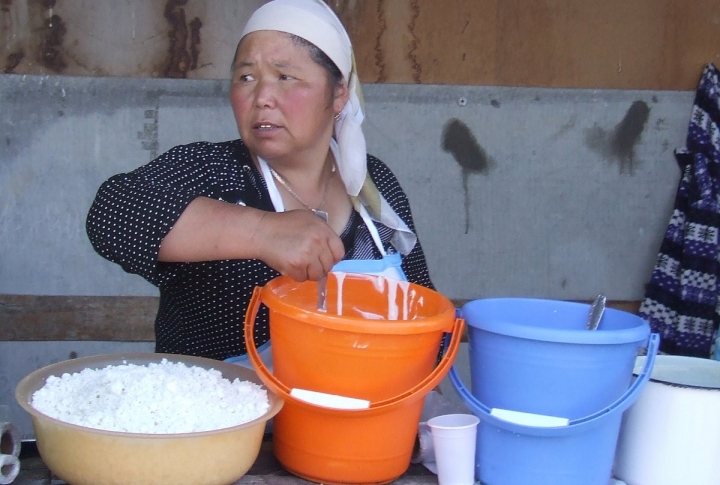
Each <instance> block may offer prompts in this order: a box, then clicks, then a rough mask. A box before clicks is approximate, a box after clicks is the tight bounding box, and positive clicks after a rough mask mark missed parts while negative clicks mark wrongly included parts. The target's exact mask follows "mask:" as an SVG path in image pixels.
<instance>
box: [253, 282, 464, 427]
mask: <svg viewBox="0 0 720 485" xmlns="http://www.w3.org/2000/svg"><path fill="white" fill-rule="evenodd" d="M261 290H262V288H261V287H259V286H256V287H255V289H254V290H253V294H252V297H251V298H250V304H249V306H248V310H247V313H245V329H244V330H245V346H246V349H247V353H248V357H249V358H250V362H251V363H252V365H253V367H254V368H255V370H256V371H257V373H258V377H260V379H261V380H262V381H263V382H264V383H265V385H267V386H268V387H269V388H270V389H271V390H272V391H273V392H274V393H275V394H278V395H279V396H281V397H282V398H283V399H290V400H293V401H297V402H298V403H301V404H303V405H306V406H312V407H317V406H315V405H313V404H309V403H307V402H306V401H303V400H300V399H296V398H295V397H294V396H291V394H290V389H289V388H288V387H287V386H286V385H285V384H283V383H282V382H280V381H279V380H278V379H277V377H275V376H274V375H273V374H272V373H271V372H270V371H269V370H268V369H267V367H266V366H265V364H264V363H263V361H262V359H260V354H258V351H257V347H256V346H255V339H254V338H253V333H254V330H255V317H256V316H257V312H258V309H259V307H260V291H261ZM464 326H465V320H464V319H463V318H456V319H455V323H454V325H453V328H452V338H451V340H450V343H449V345H448V346H447V349H446V351H445V352H444V355H443V357H442V359H441V360H440V363H439V364H438V365H437V366H436V367H435V369H433V371H432V372H431V373H430V374H428V376H427V377H426V378H425V379H423V380H422V381H421V382H420V383H419V384H417V385H415V386H414V387H412V388H411V389H408V390H406V391H404V392H402V393H400V394H398V395H397V396H395V397H392V398H389V399H384V400H382V401H378V402H374V403H370V407H369V408H368V409H358V410H345V409H343V410H342V411H343V412H354V413H363V412H375V411H378V410H380V409H384V408H386V407H390V406H395V405H397V404H398V403H399V402H402V401H405V400H407V399H409V398H410V397H412V396H425V394H427V393H428V392H429V391H430V390H431V389H432V388H434V387H435V386H437V385H438V384H440V381H441V380H442V379H443V378H444V377H445V375H446V374H447V372H448V371H449V370H450V367H451V366H452V364H453V362H454V361H455V357H456V356H457V352H458V349H459V348H460V341H461V340H462V333H463V328H464ZM321 407H322V406H321ZM327 409H328V410H332V408H327Z"/></svg>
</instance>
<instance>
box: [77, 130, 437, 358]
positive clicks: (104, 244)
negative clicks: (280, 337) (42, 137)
mask: <svg viewBox="0 0 720 485" xmlns="http://www.w3.org/2000/svg"><path fill="white" fill-rule="evenodd" d="M368 171H369V173H370V175H371V177H372V179H373V180H374V182H375V184H376V185H377V187H378V190H379V191H380V192H381V193H382V194H383V196H384V197H385V198H386V199H387V201H388V203H389V204H390V206H391V207H392V208H393V209H394V210H395V212H396V213H397V214H398V215H399V216H400V218H402V219H403V220H404V221H405V223H406V224H407V225H408V227H409V228H410V229H412V230H413V231H415V226H414V224H413V220H412V215H411V212H410V206H409V204H408V200H407V197H406V195H405V193H404V192H403V190H402V188H401V187H400V185H399V183H398V181H397V179H396V178H395V176H394V175H393V174H392V172H391V171H390V169H388V167H387V166H386V165H385V164H384V163H383V162H381V161H380V160H378V159H377V158H375V157H373V156H370V155H368ZM200 196H204V197H211V198H213V199H217V200H223V201H226V202H228V203H236V204H243V205H247V206H250V207H255V208H258V209H263V210H268V211H274V208H273V205H272V202H271V201H270V195H269V193H268V191H267V187H266V185H265V181H264V179H263V178H262V175H261V174H260V172H259V171H258V170H257V169H256V167H255V165H254V164H253V162H252V159H251V157H250V153H249V151H248V149H247V147H246V146H245V145H244V143H243V142H242V141H241V140H233V141H228V142H223V143H208V142H198V143H192V144H189V145H183V146H178V147H175V148H173V149H171V150H169V151H168V152H166V153H164V154H163V155H161V156H160V157H158V158H157V159H155V160H153V161H152V162H150V163H148V164H147V165H144V166H142V167H140V168H138V169H136V170H134V171H132V172H130V173H124V174H118V175H115V176H113V177H111V178H110V179H108V180H107V181H106V182H104V183H103V184H102V186H101V187H100V189H99V190H98V193H97V195H96V197H95V200H94V202H93V204H92V207H91V208H90V211H89V213H88V217H87V222H86V228H87V233H88V236H89V238H90V242H91V243H92V244H93V247H94V248H95V250H96V251H97V252H98V253H99V254H100V255H102V256H103V257H105V258H107V259H108V260H110V261H113V262H115V263H117V264H119V265H120V266H121V267H122V268H123V269H124V270H125V271H127V272H128V273H133V274H138V275H140V276H142V277H143V278H145V279H146V280H147V281H149V282H150V283H152V284H153V285H155V286H157V287H158V288H159V289H160V307H159V309H158V314H157V317H156V320H155V338H156V351H157V352H167V353H176V354H185V355H197V356H202V357H209V358H213V359H219V360H224V359H226V358H228V357H233V356H237V355H242V354H244V353H245V352H246V350H245V342H244V338H243V324H244V318H245V312H246V310H247V307H248V304H249V301H250V297H251V296H252V292H253V289H254V288H255V287H256V286H263V285H265V284H266V283H267V282H268V281H270V280H271V279H273V278H275V277H277V276H279V273H278V272H277V271H275V270H273V269H272V268H270V267H269V266H267V265H266V264H265V263H263V262H262V261H259V260H255V259H250V260H223V261H208V262H200V263H163V262H158V260H157V257H158V252H159V250H160V243H161V241H162V240H163V238H164V237H165V235H166V234H167V233H168V232H169V231H170V229H172V227H173V224H174V223H175V221H176V220H177V219H178V218H179V217H180V214H181V213H182V212H183V210H184V209H185V207H187V205H188V204H189V203H190V202H191V201H192V200H193V199H194V198H195V197H200ZM377 227H378V231H379V233H380V235H381V239H382V241H383V243H384V244H385V246H386V249H387V250H388V251H393V249H392V247H391V246H390V244H389V241H390V238H391V237H392V234H393V231H392V229H389V228H387V227H385V226H383V225H382V224H379V223H378V224H377ZM342 237H343V242H345V247H346V250H347V254H346V258H348V259H379V258H380V253H379V251H378V250H377V248H375V245H374V243H373V242H372V238H371V236H370V233H369V231H368V230H367V228H366V227H365V224H364V223H363V221H362V219H361V218H360V217H359V215H358V214H353V217H351V218H350V221H349V222H348V225H347V227H346V229H345V233H344V234H343V235H342ZM402 267H403V271H404V272H405V274H406V275H407V277H408V280H409V281H411V282H413V283H416V284H419V285H423V286H426V287H429V288H432V289H434V286H433V284H432V282H431V280H430V276H429V274H428V269H427V264H426V261H425V256H424V254H423V250H422V247H421V245H420V243H419V242H418V244H416V246H415V248H414V249H413V250H412V252H410V254H408V255H407V256H406V257H404V258H403V263H402ZM268 339H269V332H268V314H267V308H265V307H264V306H261V308H260V310H259V311H258V316H257V321H256V324H255V343H256V345H258V346H259V345H262V344H263V343H265V342H266V341H267V340H268Z"/></svg>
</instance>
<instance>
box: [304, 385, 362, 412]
mask: <svg viewBox="0 0 720 485" xmlns="http://www.w3.org/2000/svg"><path fill="white" fill-rule="evenodd" d="M290 395H291V396H293V397H296V398H297V399H299V400H301V401H305V402H307V403H310V404H317V405H318V406H323V407H326V408H335V409H367V408H369V407H370V401H366V400H365V399H356V398H354V397H347V396H338V395H335V394H326V393H324V392H317V391H308V390H307V389H296V388H294V389H291V390H290Z"/></svg>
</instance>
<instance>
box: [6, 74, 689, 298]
mask: <svg viewBox="0 0 720 485" xmlns="http://www.w3.org/2000/svg"><path fill="white" fill-rule="evenodd" d="M365 94H366V97H367V122H366V124H365V131H366V134H367V139H368V149H369V151H370V152H371V153H374V154H376V155H377V156H379V157H380V158H381V159H383V160H385V161H386V162H387V163H388V165H389V166H390V167H391V168H392V169H393V170H394V171H395V173H396V174H397V176H398V178H399V179H400V182H401V184H402V185H403V187H404V188H405V190H406V191H407V193H408V196H409V198H410V200H411V203H412V207H413V211H414V215H415V219H416V222H417V228H418V232H419V235H420V238H421V241H422V243H423V245H424V247H425V250H426V252H427V256H428V262H429V265H430V270H431V275H432V277H433V279H434V281H435V283H436V285H437V286H438V288H439V289H440V290H441V291H442V292H443V293H445V294H446V295H447V296H449V297H451V298H457V299H470V298H477V297H487V296H537V297H546V298H559V299H591V298H592V297H594V295H595V294H597V293H598V292H600V291H602V292H605V293H606V294H607V296H608V298H610V299H614V300H638V299H641V298H642V296H643V285H644V283H645V282H646V281H647V279H648V278H649V275H650V272H651V270H652V266H653V264H654V260H655V256H656V254H657V250H658V248H659V243H660V240H661V238H662V234H663V232H664V229H665V226H666V224H667V221H668V217H669V214H670V211H671V208H672V203H673V200H674V192H675V189H676V185H677V181H678V177H679V170H678V167H677V164H676V162H675V159H674V155H673V149H674V148H676V147H679V146H682V145H683V143H684V138H685V134H686V126H687V123H688V119H689V114H690V109H691V106H692V99H693V93H692V92H675V91H672V92H671V91H662V92H658V91H655V92H651V91H608V90H605V91H593V90H557V89H533V88H527V89H520V88H488V87H471V86H467V87H462V86H411V85H368V86H366V89H365ZM0 96H1V98H0V99H2V106H3V109H2V112H1V113H0V123H2V127H3V132H2V139H1V140H0V141H1V142H2V143H0V160H1V164H0V251H1V254H2V259H1V260H0V293H15V294H39V295H151V294H155V289H154V288H152V287H150V286H149V285H148V284H147V283H145V282H144V281H143V280H141V279H140V278H139V277H137V276H132V275H128V274H125V273H124V272H123V271H122V270H121V269H120V268H119V267H117V266H115V265H113V264H111V263H109V262H107V261H105V260H103V259H101V258H100V257H99V256H97V255H96V254H95V253H94V252H93V250H92V248H91V247H90V244H89V242H88V240H87V236H86V234H85V228H84V219H85V215H86V213H87V209H88V207H89V206H90V203H91V201H92V198H93V196H94V194H95V191H96V190H97V187H98V186H99V185H100V183H101V182H102V181H103V180H104V179H106V178H107V177H109V176H110V175H112V174H114V173H117V172H122V171H128V170H132V169H133V168H135V167H137V166H139V165H141V164H143V163H146V162H148V161H149V160H151V159H152V158H153V157H155V156H156V155H157V154H159V153H162V152H163V151H165V150H167V149H169V148H170V147H172V146H174V145H176V144H180V143H187V142H191V141H195V140H210V141H219V140H225V139H229V138H234V137H236V126H235V123H234V120H233V118H232V113H231V111H230V108H229V106H228V102H227V99H226V98H227V84H226V83H225V82H222V81H204V80H168V79H158V80H140V79H119V78H73V77H65V76H58V77H46V76H43V77H39V76H23V75H5V76H1V77H0Z"/></svg>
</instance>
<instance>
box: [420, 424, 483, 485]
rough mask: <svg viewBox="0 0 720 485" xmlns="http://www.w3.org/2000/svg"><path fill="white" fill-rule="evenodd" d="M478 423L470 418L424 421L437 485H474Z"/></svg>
mask: <svg viewBox="0 0 720 485" xmlns="http://www.w3.org/2000/svg"><path fill="white" fill-rule="evenodd" d="M479 422H480V419H478V417H477V416H475V415H473V414H444V415H442V416H436V417H434V418H432V419H430V420H428V422H427V424H428V426H429V427H430V430H431V432H432V438H433V447H434V448H435V463H436V465H437V471H438V483H439V484H440V485H473V484H474V483H475V440H476V437H477V425H478V423H479Z"/></svg>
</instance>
